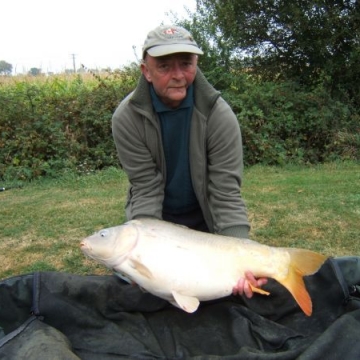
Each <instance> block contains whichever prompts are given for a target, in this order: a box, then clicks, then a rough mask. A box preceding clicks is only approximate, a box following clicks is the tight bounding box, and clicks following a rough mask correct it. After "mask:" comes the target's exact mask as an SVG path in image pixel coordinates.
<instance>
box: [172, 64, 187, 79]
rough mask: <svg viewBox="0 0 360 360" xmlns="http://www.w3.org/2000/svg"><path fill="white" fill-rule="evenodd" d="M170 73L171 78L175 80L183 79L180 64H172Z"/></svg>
mask: <svg viewBox="0 0 360 360" xmlns="http://www.w3.org/2000/svg"><path fill="white" fill-rule="evenodd" d="M171 71H172V76H173V77H174V78H176V79H180V78H183V77H184V71H183V69H182V67H181V64H179V63H178V62H177V61H175V62H174V64H173V66H172V69H171Z"/></svg>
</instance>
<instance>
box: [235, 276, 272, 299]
mask: <svg viewBox="0 0 360 360" xmlns="http://www.w3.org/2000/svg"><path fill="white" fill-rule="evenodd" d="M266 283H267V278H259V279H255V277H254V275H253V273H252V272H251V271H246V272H245V277H243V278H240V279H239V281H238V282H237V284H236V285H235V286H234V287H233V294H234V295H243V294H244V295H245V296H246V297H247V298H249V299H250V298H252V296H253V295H254V292H260V293H262V292H261V291H254V289H253V288H257V289H259V288H261V286H263V285H265V284H266ZM259 290H261V289H259ZM263 294H264V295H268V294H269V293H267V292H266V291H264V292H263Z"/></svg>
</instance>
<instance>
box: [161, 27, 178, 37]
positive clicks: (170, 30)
mask: <svg viewBox="0 0 360 360" xmlns="http://www.w3.org/2000/svg"><path fill="white" fill-rule="evenodd" d="M177 32H178V31H177V30H176V29H174V28H167V29H165V30H164V34H166V35H174V34H176V33H177Z"/></svg>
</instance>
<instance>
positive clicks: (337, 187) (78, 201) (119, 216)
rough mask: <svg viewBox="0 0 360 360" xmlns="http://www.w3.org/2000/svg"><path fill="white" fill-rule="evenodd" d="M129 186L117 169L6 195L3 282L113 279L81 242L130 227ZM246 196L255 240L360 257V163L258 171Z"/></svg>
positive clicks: (0, 244)
mask: <svg viewBox="0 0 360 360" xmlns="http://www.w3.org/2000/svg"><path fill="white" fill-rule="evenodd" d="M127 184H128V182H127V178H126V176H125V174H124V173H123V172H122V171H121V170H118V169H115V168H110V169H107V170H104V171H102V172H99V173H97V174H92V175H87V176H81V177H79V176H76V175H73V174H69V175H68V176H65V177H63V178H61V179H56V180H41V181H36V182H33V183H31V184H28V185H27V186H24V187H23V188H20V189H9V190H5V191H3V192H0V218H1V227H0V263H1V264H2V266H1V268H0V279H3V278H6V277H10V276H13V275H19V274H24V273H28V272H34V271H47V270H49V271H64V272H70V273H76V274H106V273H109V272H108V271H107V270H106V269H105V268H104V267H102V266H101V265H98V264H97V263H95V261H93V260H90V259H87V258H85V256H84V255H83V254H82V252H81V251H80V249H79V243H80V241H81V239H82V238H84V237H86V236H88V235H90V234H92V233H93V232H94V231H97V230H99V229H102V228H105V227H109V226H114V225H117V224H120V223H122V222H124V221H125V217H124V204H125V200H126V190H127ZM0 185H1V186H3V184H0ZM4 185H5V184H4ZM243 197H244V199H245V201H246V204H247V207H248V213H249V219H250V221H251V224H252V230H251V238H253V239H254V240H257V241H259V242H262V243H266V244H269V245H272V246H290V247H303V248H308V249H312V250H315V251H318V252H322V253H324V254H326V255H329V256H345V255H356V256H360V221H359V219H360V164H358V163H351V162H349V163H331V164H324V165H319V166H311V167H310V166H309V167H295V166H293V167H291V166H290V167H285V168H277V167H267V166H254V167H251V168H248V169H246V170H245V178H244V184H243Z"/></svg>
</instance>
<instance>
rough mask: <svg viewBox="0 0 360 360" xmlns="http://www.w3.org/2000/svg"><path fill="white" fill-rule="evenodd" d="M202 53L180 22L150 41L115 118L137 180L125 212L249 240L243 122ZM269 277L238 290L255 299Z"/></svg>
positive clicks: (127, 167)
mask: <svg viewBox="0 0 360 360" xmlns="http://www.w3.org/2000/svg"><path fill="white" fill-rule="evenodd" d="M202 54H203V52H202V51H201V50H200V48H199V47H198V46H197V44H196V42H195V41H194V39H193V38H192V36H191V34H190V33H189V32H188V31H187V30H185V29H183V28H181V27H179V26H172V25H164V26H159V27H157V28H155V29H154V30H152V31H150V32H149V34H148V36H147V38H146V40H145V43H144V46H143V61H142V63H141V72H142V76H141V78H140V80H139V83H138V85H137V87H136V89H135V90H134V92H132V93H131V94H130V95H128V96H127V97H126V98H125V99H124V100H123V101H122V102H121V104H120V105H119V107H118V108H117V109H116V111H115V113H114V115H113V119H112V130H113V136H114V141H115V145H116V148H117V152H118V155H119V159H120V163H121V165H122V167H123V169H124V171H125V172H126V173H127V175H128V177H129V181H130V189H129V194H128V201H127V204H126V215H127V218H128V219H129V220H130V219H135V218H140V217H154V218H158V219H163V220H166V221H171V222H174V223H178V224H183V225H186V226H188V227H190V228H192V229H195V230H200V231H206V232H211V233H218V234H221V235H225V236H234V237H239V238H248V233H249V229H250V225H249V222H248V219H247V213H246V207H245V204H244V202H243V200H242V199H241V196H240V187H241V171H242V166H243V163H242V162H243V154H242V140H241V133H240V128H239V124H238V122H237V119H236V116H235V114H234V113H233V112H232V110H231V108H230V107H229V105H228V104H227V103H226V102H225V101H224V99H223V98H222V97H221V96H220V93H219V92H217V91H216V90H215V89H214V88H213V87H212V86H211V85H210V84H209V83H208V81H207V80H206V79H205V77H204V75H203V74H202V73H201V71H200V70H199V69H198V68H197V60H198V55H202ZM265 282H266V279H258V280H255V279H254V277H253V276H252V274H248V275H247V277H246V279H240V280H239V283H238V284H237V286H235V287H234V293H240V294H242V293H245V295H247V296H248V297H251V296H252V290H251V286H250V284H252V285H253V286H258V287H259V286H261V285H263V284H264V283H265Z"/></svg>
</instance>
